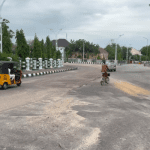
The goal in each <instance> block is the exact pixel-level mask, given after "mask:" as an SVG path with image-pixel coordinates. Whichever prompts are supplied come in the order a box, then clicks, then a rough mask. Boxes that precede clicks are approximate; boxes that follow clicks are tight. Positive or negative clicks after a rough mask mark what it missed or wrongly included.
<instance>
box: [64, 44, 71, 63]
mask: <svg viewBox="0 0 150 150" xmlns="http://www.w3.org/2000/svg"><path fill="white" fill-rule="evenodd" d="M64 51H65V54H66V58H67V61H68V57H69V56H70V55H71V49H70V47H69V46H67V47H65V50H64Z"/></svg>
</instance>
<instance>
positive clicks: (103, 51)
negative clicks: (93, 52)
mask: <svg viewBox="0 0 150 150" xmlns="http://www.w3.org/2000/svg"><path fill="white" fill-rule="evenodd" d="M99 51H100V53H106V54H108V52H107V51H106V50H104V49H103V48H101V47H99Z"/></svg>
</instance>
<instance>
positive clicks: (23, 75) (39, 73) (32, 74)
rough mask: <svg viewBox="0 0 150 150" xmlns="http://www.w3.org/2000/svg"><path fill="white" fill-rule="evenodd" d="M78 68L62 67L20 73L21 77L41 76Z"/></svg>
mask: <svg viewBox="0 0 150 150" xmlns="http://www.w3.org/2000/svg"><path fill="white" fill-rule="evenodd" d="M77 69H78V68H77V67H76V68H69V69H62V70H52V71H43V72H40V71H39V72H37V73H28V74H22V78H28V77H36V76H43V75H47V74H53V73H59V72H65V71H71V70H77Z"/></svg>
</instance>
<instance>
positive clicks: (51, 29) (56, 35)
mask: <svg viewBox="0 0 150 150" xmlns="http://www.w3.org/2000/svg"><path fill="white" fill-rule="evenodd" d="M50 30H51V31H53V29H50ZM60 30H62V29H59V31H60ZM58 33H59V32H58ZM58 33H56V51H57V47H58V44H57V34H58Z"/></svg>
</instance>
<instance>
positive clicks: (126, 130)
mask: <svg viewBox="0 0 150 150" xmlns="http://www.w3.org/2000/svg"><path fill="white" fill-rule="evenodd" d="M65 65H67V66H76V67H78V70H73V71H69V72H61V73H57V74H49V75H45V76H40V77H34V78H26V79H22V86H21V87H16V86H13V87H10V88H9V89H7V90H6V91H4V90H1V89H0V150H42V149H44V150H62V149H66V150H149V147H150V141H149V139H150V102H149V100H150V87H149V84H150V77H149V73H150V68H148V67H144V66H142V65H134V64H129V65H122V66H117V71H116V72H110V83H109V84H108V85H104V86H101V85H100V78H101V72H100V70H101V65H87V64H65Z"/></svg>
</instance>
